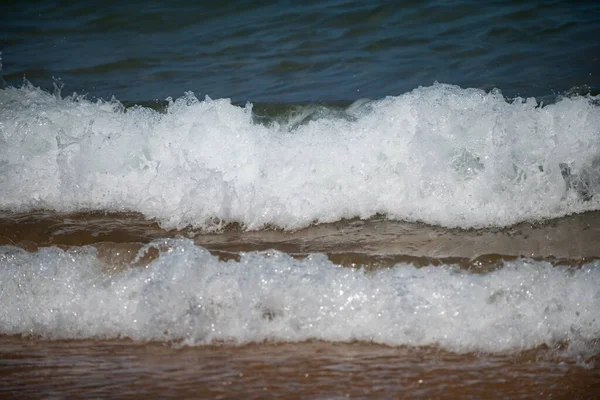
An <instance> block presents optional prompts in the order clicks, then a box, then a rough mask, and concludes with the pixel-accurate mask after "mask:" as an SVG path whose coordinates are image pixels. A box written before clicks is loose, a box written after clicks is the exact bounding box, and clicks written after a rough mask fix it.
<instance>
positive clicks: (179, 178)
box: [0, 84, 600, 230]
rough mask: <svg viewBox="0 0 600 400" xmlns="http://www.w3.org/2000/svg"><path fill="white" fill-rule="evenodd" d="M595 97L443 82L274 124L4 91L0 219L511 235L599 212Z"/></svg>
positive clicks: (224, 104) (27, 88) (179, 107)
mask: <svg viewBox="0 0 600 400" xmlns="http://www.w3.org/2000/svg"><path fill="white" fill-rule="evenodd" d="M597 103H598V97H597V96H596V97H594V96H590V95H587V96H574V97H563V98H560V99H558V100H557V101H556V102H555V103H553V104H549V105H542V104H540V103H538V102H537V101H536V100H535V99H533V98H530V99H521V98H517V99H513V100H507V99H505V98H504V97H503V96H502V94H501V93H500V92H499V91H498V90H493V91H491V92H485V91H483V90H478V89H461V88H459V87H457V86H451V85H444V84H435V85H433V86H430V87H420V88H418V89H415V90H413V91H411V92H409V93H406V94H403V95H400V96H395V97H391V96H390V97H386V98H384V99H379V100H372V101H371V100H363V101H360V102H356V103H354V104H352V105H350V106H348V107H322V106H319V105H307V106H304V107H300V108H297V109H295V110H292V111H286V112H284V113H283V114H277V115H275V116H273V117H272V118H267V119H266V120H265V119H264V118H263V119H261V118H259V117H257V115H256V114H255V113H254V112H253V106H252V105H251V104H247V105H246V106H243V107H240V106H236V105H232V104H231V102H230V101H229V100H228V99H218V100H212V99H210V98H208V97H207V98H205V99H204V100H199V99H198V98H197V97H195V96H194V95H193V94H191V93H188V94H186V95H185V96H183V97H181V98H179V99H177V100H170V102H169V104H168V106H167V108H166V111H165V112H159V111H156V110H154V109H152V108H148V107H142V106H133V107H124V106H123V105H122V104H121V103H120V102H118V101H117V100H112V101H109V102H106V101H89V100H86V99H85V98H84V97H81V96H77V95H73V96H70V97H66V98H62V97H61V96H60V95H52V94H49V93H47V92H45V91H43V90H41V89H37V88H34V87H32V86H31V85H29V84H26V85H24V86H23V87H21V88H13V87H9V88H5V89H3V90H0V104H2V107H1V108H0V144H1V146H0V186H1V187H2V188H3V190H2V192H1V193H0V208H1V209H4V210H15V211H27V210H32V209H50V210H56V211H61V212H62V211H66V212H76V211H82V210H83V211H85V210H104V211H110V212H112V211H116V212H122V211H134V212H140V213H142V214H144V215H145V216H146V217H148V218H152V219H156V220H157V221H159V222H160V223H161V225H162V226H163V227H165V228H183V227H186V226H192V227H196V228H203V229H211V228H214V227H215V226H220V225H219V224H220V223H222V222H223V221H225V222H238V223H240V224H242V225H243V226H244V227H245V228H246V229H250V230H254V229H261V228H263V227H265V226H277V227H281V228H284V229H297V228H301V227H305V226H308V225H310V224H311V223H314V222H332V221H337V220H340V219H343V218H353V217H360V218H368V217H371V216H373V215H377V214H383V215H386V216H387V217H388V218H392V219H399V220H406V221H422V222H426V223H429V224H435V225H441V226H446V227H461V228H471V227H486V226H507V225H512V224H515V223H518V222H521V221H526V220H540V219H545V218H552V217H560V216H564V215H567V214H572V213H578V212H583V211H588V210H598V209H599V208H600V195H599V194H600V169H599V165H600V162H599V161H598V160H600V128H599V127H600V107H598V104H597Z"/></svg>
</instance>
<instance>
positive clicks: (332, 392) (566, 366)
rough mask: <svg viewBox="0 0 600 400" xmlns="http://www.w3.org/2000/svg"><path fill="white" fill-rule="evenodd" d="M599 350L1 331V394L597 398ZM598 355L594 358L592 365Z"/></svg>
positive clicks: (142, 396) (6, 395) (211, 396)
mask: <svg viewBox="0 0 600 400" xmlns="http://www.w3.org/2000/svg"><path fill="white" fill-rule="evenodd" d="M598 361H600V360H598V359H595V360H588V361H587V365H584V364H581V365H575V364H572V363H564V362H562V363H561V362H560V361H558V360H556V359H554V358H553V357H552V356H551V355H549V352H548V351H547V350H546V349H537V350H533V351H528V352H525V353H521V354H515V355H489V354H464V355H461V354H453V353H449V352H445V351H441V350H439V349H434V348H406V347H387V346H379V345H373V344H365V343H325V342H302V343H288V344H255V345H247V346H242V347H231V346H205V347H193V348H189V347H188V348H183V349H177V348H173V347H169V346H167V345H164V344H142V345H141V344H133V343H130V342H128V341H125V340H124V341H111V342H108V341H107V342H101V341H39V340H33V339H27V338H15V337H3V338H1V339H0V387H1V389H0V396H2V397H3V398H21V399H26V398H63V397H86V398H90V397H93V398H128V399H145V398H150V397H170V398H215V399H240V398H244V399H263V398H282V399H302V398H305V399H332V398H333V399H337V398H340V399H341V398H388V399H392V398H423V399H458V398H460V399H516V398H552V399H596V398H598V394H599V393H600V369H599V368H598V366H597V365H598ZM594 362H595V363H596V366H594Z"/></svg>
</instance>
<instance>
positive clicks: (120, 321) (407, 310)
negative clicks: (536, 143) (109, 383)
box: [0, 239, 600, 353]
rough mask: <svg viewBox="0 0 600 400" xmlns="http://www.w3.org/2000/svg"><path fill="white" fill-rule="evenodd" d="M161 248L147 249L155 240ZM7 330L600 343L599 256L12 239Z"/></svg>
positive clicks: (3, 251)
mask: <svg viewBox="0 0 600 400" xmlns="http://www.w3.org/2000/svg"><path fill="white" fill-rule="evenodd" d="M153 252H154V255H152V257H150V258H153V260H152V261H148V260H149V259H150V258H148V255H149V254H151V253H153ZM0 267H1V268H0V303H1V304H2V308H0V334H5V335H6V334H8V335H14V334H21V335H39V336H42V337H46V338H51V339H84V338H85V339H92V338H97V339H110V338H125V337H126V338H130V339H133V340H135V341H166V342H177V343H182V344H185V345H203V344H214V343H233V344H244V343H250V342H263V341H288V342H297V341H304V340H311V339H317V340H326V341H355V340H358V341H369V342H376V343H382V344H387V345H408V346H439V347H442V348H444V349H447V350H450V351H455V352H469V351H484V352H491V353H495V352H512V351H522V350H526V349H531V348H536V347H538V346H542V345H547V346H550V347H555V346H563V345H564V344H565V343H567V344H568V345H569V346H570V347H572V348H574V349H579V350H577V351H583V352H587V353H595V352H597V350H598V349H597V348H596V347H595V345H594V344H593V343H594V341H595V340H597V339H598V338H600V319H598V313H597V310H598V309H599V308H600V263H599V262H598V261H594V262H592V263H589V264H586V265H584V266H582V267H580V268H567V267H553V266H552V265H550V264H549V263H546V262H541V261H532V260H524V259H523V260H515V261H507V262H505V264H504V267H502V268H500V269H498V270H495V271H492V272H489V273H484V274H473V273H469V272H466V271H464V270H460V269H459V268H456V267H454V266H452V265H444V266H440V267H432V266H430V267H423V268H415V267H414V266H412V265H410V264H402V263H401V264H397V265H395V266H394V267H392V268H383V269H378V270H375V271H365V270H362V269H350V268H345V267H341V266H338V265H335V264H332V263H331V262H330V261H328V260H327V257H326V256H325V255H322V254H313V255H311V256H309V257H307V258H305V259H302V260H298V259H294V258H292V257H290V256H289V255H286V254H284V253H280V252H276V251H270V252H250V253H244V254H242V255H241V258H240V260H239V261H227V262H225V261H219V259H218V258H217V257H215V256H212V255H211V254H210V253H209V252H208V251H207V250H206V249H204V248H202V247H198V246H196V245H194V244H193V242H191V241H190V240H187V239H168V240H158V241H155V242H152V243H150V244H148V245H146V246H145V247H144V248H142V249H141V250H140V252H139V253H138V255H137V259H136V260H134V261H133V262H132V263H130V264H126V265H121V266H115V265H107V264H105V263H103V262H102V261H101V259H100V258H98V257H97V251H96V249H95V248H93V247H81V248H73V249H71V250H68V251H63V250H61V249H59V248H56V247H50V248H42V249H40V250H39V251H37V252H35V253H28V252H26V251H24V250H22V249H20V248H17V247H12V246H2V247H0Z"/></svg>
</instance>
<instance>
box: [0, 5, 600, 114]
mask: <svg viewBox="0 0 600 400" xmlns="http://www.w3.org/2000/svg"><path fill="white" fill-rule="evenodd" d="M200 3H201V4H200ZM0 26H2V29H1V33H0V51H1V52H2V59H3V60H2V62H3V76H4V80H5V81H6V83H8V84H9V85H13V86H20V85H21V82H22V80H23V77H26V78H27V79H28V80H29V81H30V82H32V83H33V84H34V85H35V86H41V87H42V88H45V89H47V90H51V89H52V86H53V78H54V79H57V80H60V83H61V84H64V85H65V86H64V91H63V93H72V92H73V91H76V92H78V93H87V94H88V95H89V96H90V97H102V98H106V99H110V97H111V96H115V97H116V98H117V99H119V100H121V101H130V102H144V101H152V100H156V99H158V100H164V99H165V98H166V97H168V96H172V97H180V96H182V95H183V93H184V92H185V91H193V92H195V93H196V94H197V95H201V96H204V95H205V94H208V95H210V96H211V97H212V98H231V99H232V100H233V101H234V102H238V103H243V102H246V101H252V102H255V103H256V102H268V103H298V102H312V103H314V102H335V101H353V100H356V99H360V98H365V97H367V98H382V97H384V96H387V95H399V94H402V93H405V92H407V91H410V90H412V89H415V88H416V87H418V86H430V85H432V84H433V83H434V82H435V81H439V82H442V83H449V84H455V85H459V86H461V87H472V88H483V89H486V90H489V89H491V88H494V87H495V88H499V89H500V90H502V93H503V94H504V95H505V96H507V97H512V96H517V95H518V96H522V97H528V96H536V97H542V98H548V97H550V98H552V97H553V96H555V95H556V94H560V93H564V92H568V91H569V90H571V91H573V90H574V91H583V92H587V91H590V90H591V91H592V92H597V91H598V90H599V89H600V3H598V2H592V1H588V2H585V1H580V2H567V1H506V0H504V1H490V2H485V3H484V2H479V1H473V0H463V1H443V0H436V1H412V0H404V1H397V2H359V1H342V0H328V1H319V2H289V1H268V2H265V1H239V2H212V4H209V2H198V4H196V2H191V1H172V2H167V1H156V0H154V1H143V2H142V1H136V2H133V1H131V2H129V1H128V2H124V1H107V2H102V4H99V3H97V2H92V1H38V2H34V4H29V5H24V3H22V2H9V3H8V4H7V3H6V2H3V5H1V6H0Z"/></svg>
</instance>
